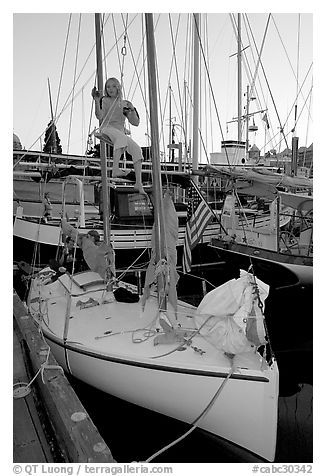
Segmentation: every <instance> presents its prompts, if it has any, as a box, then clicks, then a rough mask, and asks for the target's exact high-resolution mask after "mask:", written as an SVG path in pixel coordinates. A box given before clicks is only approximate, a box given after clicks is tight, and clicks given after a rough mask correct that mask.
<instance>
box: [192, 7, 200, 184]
mask: <svg viewBox="0 0 326 476" xmlns="http://www.w3.org/2000/svg"><path fill="white" fill-rule="evenodd" d="M199 34H200V15H199V13H194V22H193V41H194V58H193V61H194V69H193V76H194V79H193V81H194V89H193V94H194V112H193V122H192V167H193V170H196V169H198V130H199ZM196 178H198V177H197V176H196Z"/></svg>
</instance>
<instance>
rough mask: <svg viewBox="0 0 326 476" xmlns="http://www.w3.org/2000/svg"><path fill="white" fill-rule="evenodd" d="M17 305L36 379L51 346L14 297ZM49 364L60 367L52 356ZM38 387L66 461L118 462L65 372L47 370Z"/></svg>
mask: <svg viewBox="0 0 326 476" xmlns="http://www.w3.org/2000/svg"><path fill="white" fill-rule="evenodd" d="M13 301H14V307H13V309H14V316H15V319H16V322H17V325H18V327H19V329H20V331H21V333H22V335H23V336H24V339H25V341H26V343H27V346H28V351H29V356H30V362H31V366H32V368H33V372H34V375H35V374H36V373H37V372H38V370H39V369H40V368H41V366H42V365H43V364H44V363H45V360H46V356H44V347H45V346H47V344H46V343H45V342H44V340H43V339H42V337H41V335H40V334H39V332H38V329H37V326H36V324H35V322H34V320H33V319H32V318H31V316H30V315H28V313H27V311H26V308H25V307H24V305H23V303H22V302H21V300H20V299H19V297H18V295H17V294H16V293H14V296H13ZM42 351H43V352H42ZM47 363H48V365H50V366H58V364H57V362H56V361H55V359H54V357H53V355H52V354H50V356H49V359H48V361H47ZM33 385H34V384H33ZM35 385H37V388H38V391H39V392H40V395H41V397H42V400H43V402H44V406H45V408H46V410H47V412H48V415H49V419H50V421H51V424H52V426H53V430H54V432H55V434H56V437H57V440H58V443H59V446H60V450H61V453H62V455H63V458H64V460H65V461H67V462H68V461H69V462H74V463H77V462H80V463H85V462H92V463H103V462H114V459H113V457H112V454H111V451H110V449H109V448H108V446H107V445H106V443H105V442H104V440H103V438H102V437H101V436H100V434H99V432H98V430H97V429H96V427H95V426H94V424H93V422H92V421H91V419H90V417H89V416H88V414H87V412H86V410H85V408H84V407H83V406H82V404H81V402H80V401H79V399H78V397H77V396H76V394H75V392H74V390H73V389H72V387H71V385H70V384H69V382H68V380H67V378H66V377H65V375H64V373H63V372H62V371H60V370H58V369H54V370H52V369H51V370H46V371H45V372H44V383H43V382H42V380H41V377H40V375H39V376H38V377H37V379H36V380H35ZM74 415H81V416H83V417H84V418H83V419H81V420H79V421H75V420H74Z"/></svg>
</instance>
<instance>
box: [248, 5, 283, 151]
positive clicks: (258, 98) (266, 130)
mask: <svg viewBox="0 0 326 476" xmlns="http://www.w3.org/2000/svg"><path fill="white" fill-rule="evenodd" d="M269 18H270V16H269V17H268V22H269ZM245 20H246V21H245V28H246V32H247V37H248V41H249V42H250V39H249V32H248V25H249V18H248V15H247V14H245ZM267 26H268V24H267V25H266V30H265V32H266V33H267ZM250 51H251V55H252V60H253V62H254V63H255V58H254V54H253V51H252V48H250ZM261 55H262V47H261V53H260V56H259V58H258V62H257V74H258V67H259V62H260V61H261ZM244 56H245V61H246V62H245V66H246V73H247V76H248V77H249V74H250V77H251V78H252V74H251V72H250V66H249V61H248V58H247V54H246V52H245V55H244ZM247 68H248V70H249V74H248V72H247ZM251 80H252V79H251ZM255 82H256V81H255ZM258 83H259V87H260V93H258V89H257V87H256V86H254V87H253V88H252V91H251V93H252V92H254V94H255V95H256V96H257V98H256V101H257V103H258V107H259V109H264V108H265V109H268V107H267V100H266V99H265V94H264V91H263V87H262V83H261V80H260V77H259V76H258ZM251 93H250V94H251ZM259 94H261V96H262V98H263V104H264V106H263V105H262V101H261V100H260V97H259ZM250 97H251V96H250ZM270 129H271V131H269V129H267V128H265V139H264V148H265V147H266V133H267V134H268V139H269V142H272V140H273V139H272V138H271V133H272V134H274V130H273V124H271V125H270ZM275 147H276V146H273V145H272V148H275Z"/></svg>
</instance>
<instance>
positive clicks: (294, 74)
mask: <svg viewBox="0 0 326 476" xmlns="http://www.w3.org/2000/svg"><path fill="white" fill-rule="evenodd" d="M272 20H273V22H274V26H275V28H276V32H277V34H278V36H279V39H280V41H281V44H282V46H283V49H284V51H285V55H286V57H287V59H288V61H289V65H290V68H291V71H292V73H293V76H294V78H295V81H296V83H298V78H297V76H296V73H295V71H294V68H293V66H292V63H291V61H290V58H289V55H288V53H287V51H286V48H285V45H284V43H283V40H282V37H281V35H280V32H279V30H278V28H277V25H276V22H275V20H274V17H273V15H272ZM310 119H311V117H310Z"/></svg>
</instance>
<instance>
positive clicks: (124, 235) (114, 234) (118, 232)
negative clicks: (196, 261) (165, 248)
mask: <svg viewBox="0 0 326 476" xmlns="http://www.w3.org/2000/svg"><path fill="white" fill-rule="evenodd" d="M91 229H94V228H87V227H86V228H79V231H80V233H85V234H86V233H87V232H88V231H89V230H91ZM96 230H97V231H98V233H99V235H100V237H101V239H103V227H102V228H96ZM218 230H219V225H218V224H216V223H213V224H210V225H208V226H207V227H206V229H205V231H204V234H203V237H202V239H201V242H202V243H210V241H211V239H212V237H214V236H216V234H217V233H218ZM13 235H14V237H17V238H21V239H24V240H27V241H30V242H35V243H39V244H46V245H52V246H55V247H56V246H58V243H59V242H60V237H61V227H60V223H59V222H57V223H55V224H54V223H53V224H52V223H51V222H49V223H38V222H36V221H32V220H30V219H25V218H17V217H16V218H15V222H14V230H13ZM151 236H152V228H151V227H150V228H131V229H114V228H113V229H112V230H111V244H112V246H113V248H114V249H134V248H140V249H142V248H149V247H150V246H151ZM184 236H185V227H184V226H183V227H182V226H181V227H180V228H179V233H178V243H177V246H183V244H184Z"/></svg>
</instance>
